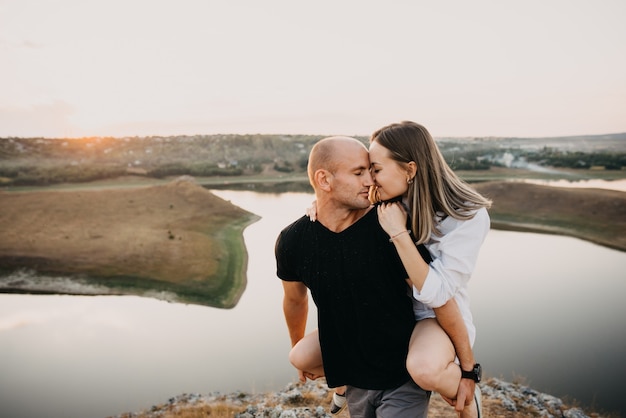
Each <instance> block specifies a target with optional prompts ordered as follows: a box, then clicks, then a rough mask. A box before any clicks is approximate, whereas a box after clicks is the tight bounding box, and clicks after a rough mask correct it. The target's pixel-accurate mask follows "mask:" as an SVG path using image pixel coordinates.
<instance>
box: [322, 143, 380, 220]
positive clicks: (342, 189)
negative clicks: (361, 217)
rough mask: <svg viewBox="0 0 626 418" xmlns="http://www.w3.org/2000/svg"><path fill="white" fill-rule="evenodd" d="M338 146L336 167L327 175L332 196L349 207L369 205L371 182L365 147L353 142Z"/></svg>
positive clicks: (356, 207) (363, 207)
mask: <svg viewBox="0 0 626 418" xmlns="http://www.w3.org/2000/svg"><path fill="white" fill-rule="evenodd" d="M338 148H339V149H338V150H337V159H338V164H337V168H336V170H335V172H334V173H332V174H330V175H329V176H330V177H329V180H330V182H331V187H332V189H331V190H332V195H333V198H334V200H336V201H337V202H340V203H341V204H342V205H343V206H346V207H348V208H350V209H365V208H367V207H369V206H370V201H369V199H368V197H367V196H368V192H369V188H370V186H371V185H372V184H373V180H372V175H371V173H370V170H369V166H370V160H369V154H368V152H367V149H365V148H364V147H359V146H355V145H353V144H346V146H342V147H338Z"/></svg>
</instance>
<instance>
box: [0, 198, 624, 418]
mask: <svg viewBox="0 0 626 418" xmlns="http://www.w3.org/2000/svg"><path fill="white" fill-rule="evenodd" d="M215 193H216V194H218V195H219V196H221V197H223V198H225V199H228V200H231V201H232V202H233V203H235V204H237V205H239V206H241V207H243V208H245V209H247V210H250V211H252V212H254V213H257V214H259V215H261V216H262V219H261V220H260V221H259V222H257V223H255V224H252V225H250V226H249V227H248V228H247V229H246V230H245V232H244V239H245V241H246V246H247V249H248V252H249V263H248V284H247V288H246V291H245V292H244V294H243V296H242V298H241V300H240V302H239V304H238V305H237V306H236V307H235V308H233V309H230V310H222V309H216V308H210V307H205V306H197V305H183V304H174V303H167V302H163V301H158V300H154V299H149V298H140V297H133V296H126V297H119V296H109V297H105V296H95V297H82V296H61V295H45V296H44V295H17V294H0V359H1V360H0V416H3V417H4V416H7V417H12V418H20V417H28V418H31V417H35V416H37V417H64V418H72V417H81V418H90V417H99V418H102V417H106V416H110V415H116V414H120V413H122V412H129V411H139V410H142V409H145V408H149V407H150V406H152V405H154V404H158V403H164V402H166V401H167V400H168V399H169V398H170V397H171V396H174V395H177V394H181V393H209V392H213V391H220V392H222V393H225V392H231V391H235V390H243V391H252V392H264V391H268V390H276V389H280V388H283V387H284V386H285V385H286V384H287V383H288V382H291V381H293V380H294V379H296V373H295V371H294V370H293V369H292V368H291V366H290V365H289V364H288V362H287V353H288V350H289V338H288V336H287V333H286V327H285V325H284V320H283V316H282V310H281V297H282V288H281V285H280V280H278V279H277V278H276V275H275V263H274V256H273V245H274V240H275V238H276V235H277V234H278V231H279V230H280V229H281V228H282V227H284V226H285V225H286V224H287V223H289V222H290V221H291V220H292V219H295V218H296V217H298V216H300V215H302V214H303V213H304V208H306V207H307V206H308V205H309V204H310V202H311V201H312V199H313V197H312V195H310V194H307V193H281V194H269V193H256V192H252V191H228V190H219V191H215ZM625 270H626V253H625V252H620V251H616V250H612V249H608V248H605V247H601V246H598V245H595V244H591V243H588V242H585V241H581V240H579V239H575V238H569V237H562V236H553V235H541V234H534V233H519V232H509V231H497V230H492V231H490V233H489V235H488V237H487V240H486V242H485V244H484V247H483V249H482V252H481V256H480V259H479V262H478V265H477V268H476V272H475V274H474V277H473V279H472V281H471V283H470V284H471V286H470V291H471V296H472V310H473V312H474V316H475V322H476V324H477V329H478V335H477V342H476V346H475V349H476V356H477V358H478V359H479V361H480V362H481V363H482V364H483V366H484V369H485V375H486V376H487V377H489V376H494V377H501V378H504V379H506V380H511V381H518V380H521V381H523V382H525V383H527V384H529V385H530V386H532V387H533V388H535V389H537V390H540V391H545V392H549V393H551V394H553V395H556V396H567V397H569V399H573V398H575V399H576V400H578V401H579V402H580V403H581V404H583V405H586V406H593V407H594V408H596V409H602V410H615V411H620V412H621V414H622V415H625V416H626V409H624V406H623V405H622V403H621V402H620V401H619V400H620V399H621V398H622V394H621V386H622V385H621V383H622V382H623V381H624V376H625V375H626V362H624V360H623V358H624V355H625V354H626V332H625V331H626V326H625V324H624V318H626V304H624V303H623V301H622V298H623V295H624V294H626V280H624V273H623V272H624V271H625ZM310 316H311V321H310V322H311V323H312V324H314V322H315V319H314V316H315V312H314V310H313V311H312V312H311V313H310Z"/></svg>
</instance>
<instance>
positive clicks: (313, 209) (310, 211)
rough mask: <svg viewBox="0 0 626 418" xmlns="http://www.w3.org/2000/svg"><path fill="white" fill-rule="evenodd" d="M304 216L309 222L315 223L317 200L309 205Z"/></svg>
mask: <svg viewBox="0 0 626 418" xmlns="http://www.w3.org/2000/svg"><path fill="white" fill-rule="evenodd" d="M306 216H308V217H309V219H310V220H311V222H315V220H316V219H317V200H314V201H313V203H311V206H309V207H308V208H306Z"/></svg>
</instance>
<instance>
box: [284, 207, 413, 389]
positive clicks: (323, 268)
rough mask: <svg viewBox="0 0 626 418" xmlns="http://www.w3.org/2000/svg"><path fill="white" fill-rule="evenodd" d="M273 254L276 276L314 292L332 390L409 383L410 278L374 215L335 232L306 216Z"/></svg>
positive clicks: (288, 230) (372, 212)
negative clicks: (340, 387)
mask: <svg viewBox="0 0 626 418" xmlns="http://www.w3.org/2000/svg"><path fill="white" fill-rule="evenodd" d="M275 253H276V261H277V275H278V277H279V278H280V279H282V280H286V281H300V282H302V283H304V284H305V285H306V286H307V287H308V288H309V290H310V291H311V295H312V297H313V300H314V302H315V304H316V306H317V312H318V327H319V337H320V345H321V348H322V357H323V362H324V371H325V374H326V381H327V383H328V385H329V386H330V387H336V386H341V385H344V384H348V385H351V386H355V387H359V388H362V389H391V388H395V387H397V386H399V385H402V384H403V383H405V382H406V381H408V380H409V378H410V377H409V375H408V373H407V371H406V366H405V362H406V356H407V351H408V346H409V339H410V337H411V332H412V331H413V327H414V325H415V319H414V316H413V311H412V303H411V299H410V296H409V295H410V293H409V292H410V291H409V286H408V285H407V283H406V281H405V280H406V278H407V277H408V275H407V273H406V271H405V269H404V267H403V265H402V262H401V260H400V257H399V256H398V253H397V251H396V249H395V247H394V245H393V243H391V242H389V237H388V235H387V234H386V233H385V231H384V230H383V229H382V228H381V227H380V224H379V223H378V215H377V213H376V210H370V211H369V212H368V213H367V214H366V215H365V216H363V217H362V218H361V219H359V220H358V221H357V222H356V223H354V224H353V225H351V226H350V227H349V228H347V229H346V230H344V231H342V232H340V233H335V232H332V231H330V230H328V229H327V228H326V227H324V226H323V225H322V224H320V223H319V222H311V221H310V220H309V218H308V217H306V216H304V217H302V218H300V219H299V220H297V221H296V222H294V223H293V224H291V225H289V226H288V227H286V228H285V229H283V231H282V232H281V233H280V235H279V237H278V239H277V241H276V249H275Z"/></svg>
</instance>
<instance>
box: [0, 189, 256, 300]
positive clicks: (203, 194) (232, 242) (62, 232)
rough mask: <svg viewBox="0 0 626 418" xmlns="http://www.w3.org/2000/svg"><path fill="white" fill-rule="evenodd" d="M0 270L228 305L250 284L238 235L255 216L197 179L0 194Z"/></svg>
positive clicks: (127, 291) (245, 259) (240, 238)
mask: <svg viewBox="0 0 626 418" xmlns="http://www.w3.org/2000/svg"><path fill="white" fill-rule="evenodd" d="M0 207H1V211H0V231H2V239H1V240H0V268H2V269H3V270H5V271H6V270H10V269H15V268H27V269H32V270H35V271H38V272H41V273H46V274H51V275H72V276H73V277H75V276H76V275H79V276H78V277H81V276H84V277H89V280H92V281H95V282H96V283H97V284H99V285H105V286H107V287H109V288H111V293H121V294H142V293H143V292H146V291H152V290H159V291H164V292H169V293H172V292H173V293H176V294H178V295H179V296H181V297H182V299H185V296H184V295H186V294H187V295H188V296H189V297H191V298H195V299H197V300H195V301H198V302H200V303H205V304H208V305H214V306H219V307H232V306H234V305H235V304H236V303H237V301H238V300H239V296H240V295H241V292H242V291H243V289H244V288H245V272H246V270H245V268H246V261H247V257H246V251H245V248H244V243H243V237H242V231H243V229H244V228H245V226H246V225H248V224H249V223H251V222H254V221H255V220H257V219H258V217H257V216H256V215H253V214H250V213H248V212H246V211H244V210H243V209H241V208H239V207H236V206H234V205H232V204H231V203H229V202H226V201H224V200H222V199H220V198H218V197H217V196H215V195H214V194H212V193H210V192H209V191H208V190H206V189H204V188H203V187H201V186H198V185H196V184H194V183H193V182H191V181H186V180H178V181H173V182H171V183H168V184H163V185H155V186H145V187H136V188H119V189H102V190H64V191H54V190H50V191H34V192H18V193H14V192H0Z"/></svg>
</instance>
